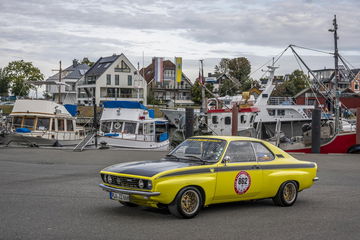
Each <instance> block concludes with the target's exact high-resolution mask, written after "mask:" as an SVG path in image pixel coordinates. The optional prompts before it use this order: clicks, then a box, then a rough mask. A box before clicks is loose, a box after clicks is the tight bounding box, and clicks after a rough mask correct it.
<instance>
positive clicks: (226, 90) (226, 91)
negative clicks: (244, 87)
mask: <svg viewBox="0 0 360 240" xmlns="http://www.w3.org/2000/svg"><path fill="white" fill-rule="evenodd" d="M238 91H239V86H238V84H235V83H234V82H233V81H232V80H230V79H228V78H226V79H224V80H222V81H221V85H220V87H219V95H220V96H222V97H223V96H226V95H229V96H234V95H236V94H237V92H238Z"/></svg>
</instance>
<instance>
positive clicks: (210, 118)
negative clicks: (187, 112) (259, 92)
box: [206, 92, 259, 137]
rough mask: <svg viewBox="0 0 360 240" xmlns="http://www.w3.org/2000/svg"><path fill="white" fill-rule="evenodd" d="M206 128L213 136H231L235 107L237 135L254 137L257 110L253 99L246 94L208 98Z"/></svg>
mask: <svg viewBox="0 0 360 240" xmlns="http://www.w3.org/2000/svg"><path fill="white" fill-rule="evenodd" d="M207 106H208V110H207V113H206V115H207V127H208V131H209V132H210V133H212V134H214V135H221V136H229V135H232V116H233V107H234V106H236V108H237V110H238V113H237V116H238V117H237V135H238V136H243V137H254V136H255V135H256V133H255V129H254V123H255V118H256V116H257V114H258V113H259V109H258V108H257V107H255V106H254V97H253V96H250V94H249V93H248V92H244V93H243V94H242V95H238V96H234V97H229V96H225V97H219V98H210V99H209V100H208V103H207Z"/></svg>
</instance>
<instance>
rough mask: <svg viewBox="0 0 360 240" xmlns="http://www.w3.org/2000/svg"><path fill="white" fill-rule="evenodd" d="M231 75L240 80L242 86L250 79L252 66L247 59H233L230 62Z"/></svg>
mask: <svg viewBox="0 0 360 240" xmlns="http://www.w3.org/2000/svg"><path fill="white" fill-rule="evenodd" d="M228 67H229V74H230V75H231V76H232V77H234V78H236V79H237V80H239V82H240V84H242V83H244V82H245V81H247V80H248V79H249V75H250V72H251V64H250V62H249V60H247V58H245V57H238V58H233V59H231V60H230V61H229V62H228Z"/></svg>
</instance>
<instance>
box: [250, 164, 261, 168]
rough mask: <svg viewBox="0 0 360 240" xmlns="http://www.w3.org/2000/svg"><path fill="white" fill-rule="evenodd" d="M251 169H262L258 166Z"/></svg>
mask: <svg viewBox="0 0 360 240" xmlns="http://www.w3.org/2000/svg"><path fill="white" fill-rule="evenodd" d="M251 169H260V167H259V166H257V165H253V166H252V167H251Z"/></svg>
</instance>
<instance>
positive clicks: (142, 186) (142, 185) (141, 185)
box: [138, 179, 145, 188]
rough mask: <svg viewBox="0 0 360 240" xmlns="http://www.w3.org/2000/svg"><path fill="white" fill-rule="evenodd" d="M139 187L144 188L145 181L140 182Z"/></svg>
mask: <svg viewBox="0 0 360 240" xmlns="http://www.w3.org/2000/svg"><path fill="white" fill-rule="evenodd" d="M138 186H139V188H144V186H145V184H144V181H143V180H141V179H140V180H139V182H138Z"/></svg>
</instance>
